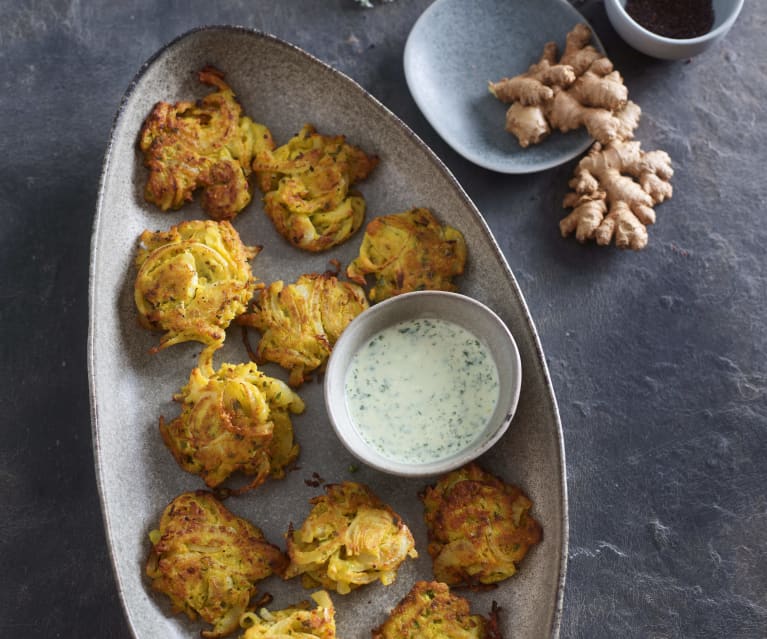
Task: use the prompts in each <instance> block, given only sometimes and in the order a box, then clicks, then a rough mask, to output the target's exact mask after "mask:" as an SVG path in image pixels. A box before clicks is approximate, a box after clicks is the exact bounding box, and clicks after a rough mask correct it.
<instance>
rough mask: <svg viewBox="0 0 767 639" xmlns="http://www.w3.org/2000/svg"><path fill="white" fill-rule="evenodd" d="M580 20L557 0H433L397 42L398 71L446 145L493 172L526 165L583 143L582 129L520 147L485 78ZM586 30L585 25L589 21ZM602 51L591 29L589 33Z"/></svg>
mask: <svg viewBox="0 0 767 639" xmlns="http://www.w3.org/2000/svg"><path fill="white" fill-rule="evenodd" d="M578 22H584V23H586V20H585V19H584V18H583V16H582V15H581V14H580V13H578V11H576V10H575V9H574V8H573V7H572V6H571V5H570V4H568V3H567V2H566V1H565V0H520V1H518V2H511V1H510V0H471V2H466V0H436V1H435V2H434V3H433V4H432V5H431V6H430V7H429V8H428V9H427V10H426V11H424V12H423V14H422V15H421V17H420V18H418V20H417V21H416V23H415V25H414V26H413V29H412V30H411V32H410V35H409V36H408V39H407V43H406V45H405V56H404V62H405V77H406V79H407V84H408V88H409V89H410V93H411V94H412V96H413V99H414V100H415V102H416V104H417V105H418V107H419V108H420V109H421V111H422V113H423V114H424V116H425V117H426V119H427V120H428V121H429V123H430V124H431V125H432V126H433V127H434V129H435V130H436V131H437V133H439V135H440V136H441V137H442V138H443V139H444V140H445V142H447V143H448V144H449V145H450V146H451V147H453V149H455V150H456V151H457V152H458V153H460V154H461V155H462V156H463V157H465V158H466V159H467V160H469V161H471V162H473V163H474V164H477V165H479V166H482V167H484V168H486V169H491V170H493V171H498V172H500V173H533V172H535V171H542V170H544V169H549V168H551V167H554V166H558V165H560V164H562V163H564V162H567V161H568V160H571V159H572V158H574V157H575V156H577V155H579V154H580V153H582V152H583V151H585V150H586V149H587V148H588V147H589V145H590V144H591V142H592V139H591V138H590V137H589V135H588V134H587V133H586V132H585V130H578V131H571V132H569V133H559V132H553V133H552V134H551V135H550V136H549V137H548V138H547V139H546V140H544V141H543V142H541V143H540V144H537V145H531V146H529V147H527V148H526V149H523V148H522V147H521V146H520V145H519V143H518V142H517V139H516V138H515V137H514V136H513V135H511V134H510V133H507V132H506V131H505V130H504V125H505V114H506V109H507V107H508V105H506V104H503V103H502V102H500V101H499V100H497V99H496V98H494V97H493V96H492V95H491V94H490V92H489V91H488V88H487V83H488V82H489V81H493V82H497V81H498V80H500V79H501V78H504V77H512V76H514V75H517V74H518V73H524V72H525V71H526V70H527V68H528V67H529V66H530V65H531V64H533V63H534V62H537V61H538V59H539V58H540V56H541V53H542V52H543V47H544V45H545V44H546V43H547V42H549V41H554V42H556V43H557V44H558V45H559V47H560V51H561V50H562V49H563V48H564V44H565V36H566V35H567V33H568V32H569V31H570V30H571V29H572V28H573V27H574V26H575V25H576V24H577V23H578ZM592 31H593V29H592ZM592 42H593V44H594V46H595V47H597V49H599V50H600V51H603V50H604V49H603V47H602V44H601V43H600V42H599V40H598V38H597V37H596V34H595V35H594V37H593V40H592Z"/></svg>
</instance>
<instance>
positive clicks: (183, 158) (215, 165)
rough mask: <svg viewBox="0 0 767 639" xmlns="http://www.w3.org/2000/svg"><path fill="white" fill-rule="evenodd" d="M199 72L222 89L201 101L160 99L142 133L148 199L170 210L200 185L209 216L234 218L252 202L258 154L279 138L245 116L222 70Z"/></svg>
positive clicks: (209, 68)
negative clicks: (254, 162) (252, 175)
mask: <svg viewBox="0 0 767 639" xmlns="http://www.w3.org/2000/svg"><path fill="white" fill-rule="evenodd" d="M197 76H198V79H199V80H200V82H202V83H203V84H206V85H209V86H212V87H214V88H215V89H217V90H216V91H214V92H213V93H210V94H209V95H207V96H205V97H204V98H202V100H200V101H198V102H197V103H194V102H185V101H184V102H177V103H175V104H170V103H168V102H158V103H157V104H156V105H155V106H154V108H153V109H152V111H151V113H150V114H149V116H148V117H147V118H146V120H145V121H144V124H143V126H142V128H141V133H140V136H139V147H140V149H141V151H142V152H143V153H144V165H145V166H146V167H147V168H148V169H149V178H148V180H147V184H146V188H145V190H144V197H145V198H146V200H147V201H148V202H151V203H152V204H156V205H157V206H158V207H160V209H161V210H163V211H167V210H169V209H178V208H180V207H181V206H182V205H183V204H184V203H185V202H188V201H190V200H191V199H192V194H193V192H194V191H195V190H197V189H198V188H201V189H202V190H203V191H202V208H203V209H204V210H205V211H206V212H207V213H208V215H210V217H212V218H213V219H214V220H230V219H232V218H233V217H235V216H236V215H237V214H238V213H239V212H240V211H241V210H242V209H244V208H245V207H246V206H247V205H248V203H249V202H250V200H251V188H250V184H249V183H248V175H249V174H250V173H251V162H252V160H253V157H254V155H255V154H256V153H257V152H258V151H261V150H267V151H270V150H272V149H273V148H274V140H273V139H272V135H271V133H270V132H269V129H267V128H266V127H265V126H264V125H262V124H257V123H256V122H254V121H253V120H251V119H250V118H249V117H247V116H243V115H242V107H241V106H240V104H239V103H238V102H237V100H236V98H235V95H234V92H233V91H232V89H231V87H230V86H229V85H228V84H227V83H226V82H225V81H224V75H223V73H222V72H221V71H219V70H218V69H214V68H213V67H206V68H204V69H202V70H201V71H200V72H199V73H198V74H197Z"/></svg>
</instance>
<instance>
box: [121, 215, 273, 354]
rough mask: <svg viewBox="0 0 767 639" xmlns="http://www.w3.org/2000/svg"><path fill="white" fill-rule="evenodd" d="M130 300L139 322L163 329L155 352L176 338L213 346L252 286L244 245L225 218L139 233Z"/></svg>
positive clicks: (250, 254)
mask: <svg viewBox="0 0 767 639" xmlns="http://www.w3.org/2000/svg"><path fill="white" fill-rule="evenodd" d="M140 243H141V246H140V248H139V252H138V255H137V257H136V266H137V267H138V275H137V276H136V283H135V286H134V298H135V302H136V308H137V309H138V312H139V321H140V322H141V324H142V326H144V327H145V328H148V329H152V330H163V331H165V335H163V336H162V338H161V339H160V345H159V346H158V347H156V348H154V349H153V352H157V351H158V350H160V349H163V348H166V347H168V346H171V345H173V344H178V343H180V342H188V341H197V342H202V343H203V344H207V345H217V344H221V343H222V342H223V341H224V337H225V330H226V328H227V326H229V323H230V322H231V321H232V319H234V318H235V317H236V316H237V315H239V314H240V313H242V312H244V311H245V309H246V308H247V304H248V302H249V301H250V298H251V297H252V296H253V292H254V290H255V287H256V280H255V278H254V277H253V274H252V272H251V270H250V264H249V260H251V259H253V258H254V257H255V256H256V255H257V254H258V252H259V251H260V248H259V247H255V246H245V245H244V244H243V243H242V241H241V240H240V236H239V235H238V233H237V231H235V229H234V227H233V226H232V225H231V224H230V223H229V222H213V221H209V220H192V221H189V222H181V223H180V224H178V225H177V226H173V227H171V228H170V230H169V231H167V232H162V231H157V232H155V233H153V232H151V231H144V232H143V233H142V234H141V237H140Z"/></svg>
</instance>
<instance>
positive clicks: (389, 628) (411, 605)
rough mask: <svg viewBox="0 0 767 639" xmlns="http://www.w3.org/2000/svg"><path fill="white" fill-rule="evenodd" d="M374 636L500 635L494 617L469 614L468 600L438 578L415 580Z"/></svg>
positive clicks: (456, 638) (447, 638)
mask: <svg viewBox="0 0 767 639" xmlns="http://www.w3.org/2000/svg"><path fill="white" fill-rule="evenodd" d="M373 639H500V634H499V633H498V631H497V624H496V622H495V620H494V619H491V620H488V619H485V618H484V617H483V616H482V615H472V614H471V611H470V609H469V602H468V601H466V599H464V598H463V597H458V596H457V595H454V594H452V593H451V592H450V588H449V587H448V586H447V584H443V583H440V582H438V581H417V582H416V583H415V585H414V586H413V587H412V589H411V590H410V592H409V593H408V594H407V595H406V596H405V598H404V599H403V600H402V601H400V602H399V603H398V604H397V606H396V607H395V608H394V610H392V611H391V613H390V614H389V618H388V619H387V620H386V621H385V622H384V623H383V624H382V625H381V626H379V627H378V628H376V629H374V630H373Z"/></svg>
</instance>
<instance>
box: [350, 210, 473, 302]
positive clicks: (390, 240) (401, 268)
mask: <svg viewBox="0 0 767 639" xmlns="http://www.w3.org/2000/svg"><path fill="white" fill-rule="evenodd" d="M465 264H466V243H465V241H464V239H463V235H462V234H461V232H460V231H458V230H456V229H454V228H452V227H450V226H441V225H440V224H439V222H437V220H436V219H435V218H434V216H433V215H432V213H431V211H429V210H428V209H424V208H415V209H411V210H409V211H405V212H403V213H395V214H393V215H385V216H381V217H377V218H375V219H373V220H372V221H371V222H370V223H369V224H368V225H367V228H366V229H365V236H364V237H363V238H362V245H361V246H360V251H359V256H358V257H357V258H356V259H355V260H354V261H353V262H352V263H351V264H349V266H348V267H347V269H346V276H347V277H348V278H349V279H350V280H352V281H354V282H357V283H358V284H361V285H364V284H365V283H366V277H367V276H368V275H372V277H373V286H372V287H371V289H370V291H369V293H368V296H369V298H370V301H371V302H380V301H381V300H385V299H387V298H389V297H393V296H394V295H399V294H401V293H409V292H410V291H421V290H441V291H456V290H457V286H456V285H455V284H454V283H453V280H452V278H453V277H455V276H456V275H460V274H461V273H463V269H464V266H465Z"/></svg>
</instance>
